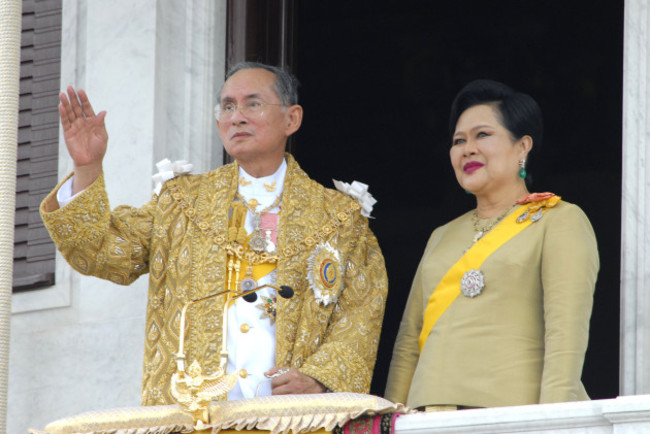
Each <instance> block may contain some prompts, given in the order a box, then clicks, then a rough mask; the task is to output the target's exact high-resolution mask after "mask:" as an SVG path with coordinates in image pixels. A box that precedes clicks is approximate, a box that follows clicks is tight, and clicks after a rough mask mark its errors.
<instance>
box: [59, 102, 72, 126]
mask: <svg viewBox="0 0 650 434" xmlns="http://www.w3.org/2000/svg"><path fill="white" fill-rule="evenodd" d="M59 117H60V118H61V125H62V126H63V129H64V130H67V129H68V128H70V119H69V118H68V113H67V112H66V109H65V106H64V105H63V103H61V104H59Z"/></svg>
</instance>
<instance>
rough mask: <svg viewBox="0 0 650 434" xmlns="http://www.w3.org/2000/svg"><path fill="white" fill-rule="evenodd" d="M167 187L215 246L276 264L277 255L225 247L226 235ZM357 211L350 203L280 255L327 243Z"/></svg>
mask: <svg viewBox="0 0 650 434" xmlns="http://www.w3.org/2000/svg"><path fill="white" fill-rule="evenodd" d="M167 185H168V186H169V190H170V192H171V197H172V198H173V199H174V200H175V201H176V202H177V203H178V205H179V206H180V207H181V210H182V211H183V213H184V214H185V215H186V216H187V218H188V219H189V220H190V221H191V222H192V223H194V224H195V225H196V226H197V227H198V228H199V229H200V230H201V231H202V232H203V233H204V234H205V235H206V236H208V237H210V238H212V239H213V240H214V243H215V244H216V245H217V246H219V247H221V248H224V249H226V251H227V252H228V254H232V255H235V256H237V257H238V258H239V259H244V260H246V261H247V262H248V263H249V264H252V265H257V264H262V263H272V264H273V263H276V262H277V260H278V256H277V254H270V253H267V252H261V253H256V252H253V251H250V250H248V249H245V248H244V247H243V246H242V245H240V244H237V243H230V244H228V245H226V242H227V238H226V235H225V234H222V233H218V232H217V231H215V230H214V229H213V228H211V227H210V225H209V224H208V223H207V222H205V221H203V220H201V218H200V217H199V216H198V215H197V212H196V210H195V209H194V208H193V207H192V205H190V203H189V200H188V198H187V197H186V195H184V194H183V193H182V192H181V190H180V188H179V187H178V186H177V185H176V184H175V183H173V182H168V183H167ZM359 209H361V206H360V205H359V204H358V203H357V202H351V203H350V207H349V208H348V209H346V210H345V211H339V212H338V213H337V214H336V219H332V221H330V222H328V223H326V224H324V225H323V226H321V228H320V229H317V230H315V231H314V232H313V233H312V234H311V235H309V236H307V237H304V238H303V239H302V241H301V242H300V243H297V244H294V245H292V246H287V247H285V248H284V249H282V254H283V255H284V256H285V257H291V256H294V255H296V254H298V253H300V252H301V251H303V250H305V249H311V248H312V247H313V246H315V245H316V244H318V243H321V242H323V241H327V239H328V238H329V237H330V235H331V234H332V233H333V232H335V231H336V229H338V227H339V226H341V225H347V224H350V222H351V221H352V215H353V214H354V213H355V212H357V211H358V210H359Z"/></svg>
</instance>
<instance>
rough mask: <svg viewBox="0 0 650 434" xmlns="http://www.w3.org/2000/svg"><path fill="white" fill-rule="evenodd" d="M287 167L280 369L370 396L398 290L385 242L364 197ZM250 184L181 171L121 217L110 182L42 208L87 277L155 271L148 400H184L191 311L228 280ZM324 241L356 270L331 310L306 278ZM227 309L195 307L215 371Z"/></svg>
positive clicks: (197, 337) (226, 175) (194, 320)
mask: <svg viewBox="0 0 650 434" xmlns="http://www.w3.org/2000/svg"><path fill="white" fill-rule="evenodd" d="M287 166H288V167H287V176H286V179H285V185H284V192H283V208H282V211H281V213H280V216H279V225H278V229H279V232H278V252H280V253H278V255H277V257H276V258H275V260H276V261H277V273H278V274H277V281H278V283H280V284H283V285H289V286H291V287H292V288H293V289H294V291H295V295H294V297H292V298H291V299H283V298H280V299H278V300H277V306H276V310H277V318H276V336H278V339H277V342H276V365H278V366H291V367H294V368H304V372H305V373H307V374H308V375H312V376H313V377H314V378H316V379H318V380H319V381H321V382H322V383H323V384H325V385H326V386H327V387H328V388H330V389H331V390H334V391H350V392H361V393H365V392H368V390H369V389H368V388H369V384H370V379H371V374H372V367H373V366H374V363H375V357H376V351H377V343H378V341H379V333H380V330H381V320H382V317H383V309H384V303H385V297H386V291H387V281H386V273H385V269H384V263H383V258H382V256H381V252H380V250H379V246H378V245H377V241H376V239H375V237H374V235H373V234H372V233H371V232H370V230H369V229H368V224H367V220H366V219H365V218H364V217H362V216H361V215H360V214H359V208H360V207H359V205H358V204H357V203H356V202H355V201H354V200H352V199H350V198H349V197H347V196H345V195H343V194H342V193H340V192H337V191H334V190H330V189H326V188H324V187H323V186H321V185H320V184H318V183H316V182H315V181H313V180H311V179H309V178H308V177H307V176H306V174H305V173H304V172H303V171H302V170H301V169H300V167H299V166H298V165H297V164H296V162H295V161H294V160H293V158H292V157H291V156H290V155H287ZM238 182H239V179H238V167H237V165H236V164H229V165H226V166H223V167H221V168H219V169H217V170H215V171H213V172H210V173H207V174H204V175H185V176H179V177H177V178H174V179H173V180H170V181H168V182H167V183H165V185H164V186H163V188H162V190H161V192H160V195H159V196H154V197H153V198H152V200H151V201H150V202H149V203H147V204H146V205H144V206H143V207H141V208H132V207H118V208H116V209H115V210H113V212H112V213H111V212H110V207H109V202H108V197H107V195H106V192H105V189H104V180H103V177H100V178H98V180H97V181H96V182H95V183H93V185H91V186H90V187H89V188H88V189H87V190H86V191H85V192H84V193H82V194H81V195H80V196H79V197H77V198H76V199H75V200H74V201H73V202H72V203H70V204H69V205H67V206H66V207H64V208H61V209H56V208H57V207H56V204H55V202H56V197H55V194H56V190H55V191H54V192H52V193H51V194H50V195H49V196H48V198H46V199H45V200H44V202H43V204H42V206H41V214H42V216H43V220H44V222H45V224H46V226H47V227H48V230H49V231H50V233H51V234H52V238H53V239H54V241H55V242H56V243H57V247H58V248H59V250H61V252H62V253H63V255H64V257H65V258H66V259H67V260H68V261H69V262H70V263H71V264H72V266H73V267H75V268H76V269H77V270H79V271H80V272H82V273H84V274H89V275H94V276H98V277H101V278H104V279H109V280H112V281H116V282H119V283H121V284H129V283H131V282H133V281H134V280H135V279H137V278H138V277H139V276H140V275H141V274H143V273H146V272H149V296H148V300H149V304H148V306H147V318H146V330H147V333H146V339H145V351H144V353H145V357H144V362H143V391H142V402H143V404H146V405H153V404H168V403H171V402H172V401H171V397H170V395H169V381H170V378H171V375H172V373H173V372H174V369H175V364H174V354H175V352H176V350H177V345H178V336H179V330H178V328H179V320H178V319H179V317H180V311H181V309H182V306H183V304H184V303H185V302H186V301H187V300H189V299H196V298H200V297H203V296H206V295H209V294H212V293H214V292H215V291H217V290H218V289H220V288H222V287H223V285H224V281H225V278H226V276H225V274H226V271H225V263H226V255H227V254H228V250H229V249H228V248H227V247H228V237H227V228H228V218H229V212H230V205H231V204H232V202H233V199H234V196H235V192H236V191H237V186H238ZM78 222H84V223H83V224H79V223H78ZM321 242H328V243H330V244H331V245H332V246H334V247H335V248H336V249H337V250H338V251H340V252H341V264H342V265H343V269H344V270H345V272H344V274H345V275H344V277H343V279H344V288H343V289H342V290H341V292H340V295H339V297H338V299H337V301H336V302H335V303H332V304H329V305H328V306H323V305H322V304H321V303H319V302H318V301H317V300H316V299H315V298H314V297H313V292H312V291H311V290H310V289H309V286H308V282H307V280H306V275H307V258H308V257H309V256H310V255H311V253H312V251H313V248H314V246H315V245H317V244H318V243H321ZM115 246H119V251H118V254H117V255H115V254H113V253H112V252H114V251H115ZM231 247H232V246H231ZM233 248H234V247H233ZM238 253H239V254H246V252H241V251H240V252H238ZM253 259H255V258H253ZM257 259H258V260H269V261H270V260H272V258H271V257H265V258H261V257H260V258H257ZM222 308H223V300H221V299H219V298H216V299H214V300H213V301H210V302H207V303H205V304H203V305H201V306H198V305H197V306H195V307H193V308H192V309H190V311H189V312H188V323H187V330H186V336H187V341H186V349H187V351H186V356H187V357H188V359H189V360H194V359H196V360H199V361H200V362H201V363H202V366H203V368H204V371H205V372H207V373H210V372H213V371H214V370H215V369H216V368H217V367H218V365H219V348H220V342H221V338H222V336H221V325H220V323H221V311H222Z"/></svg>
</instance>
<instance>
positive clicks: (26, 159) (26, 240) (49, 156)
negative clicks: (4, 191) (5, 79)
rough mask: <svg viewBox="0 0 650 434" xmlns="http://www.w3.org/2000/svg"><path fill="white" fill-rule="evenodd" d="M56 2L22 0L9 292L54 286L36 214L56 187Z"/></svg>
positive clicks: (50, 249)
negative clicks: (12, 269)
mask: <svg viewBox="0 0 650 434" xmlns="http://www.w3.org/2000/svg"><path fill="white" fill-rule="evenodd" d="M60 69H61V0H23V23H22V39H21V64H20V112H19V121H18V167H17V174H16V176H17V179H16V222H15V239H14V276H13V289H14V291H22V290H26V289H32V288H38V287H42V286H48V285H53V284H54V265H55V264H54V252H55V248H54V244H53V243H52V240H51V239H50V236H49V234H48V233H47V230H46V229H45V227H44V226H43V222H42V221H41V218H40V216H39V213H38V207H39V204H40V202H41V200H42V199H43V198H44V197H45V195H46V194H47V193H48V192H49V191H50V190H51V189H52V188H53V187H54V186H55V185H56V182H57V166H58V158H57V156H58V146H59V144H58V132H59V126H58V108H57V107H58V94H59V89H60Z"/></svg>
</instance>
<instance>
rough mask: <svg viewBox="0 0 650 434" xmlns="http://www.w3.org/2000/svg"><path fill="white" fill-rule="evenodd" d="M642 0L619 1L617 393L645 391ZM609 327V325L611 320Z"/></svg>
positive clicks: (647, 274)
mask: <svg viewBox="0 0 650 434" xmlns="http://www.w3.org/2000/svg"><path fill="white" fill-rule="evenodd" d="M649 13H650V10H649V9H648V0H627V1H625V22H624V26H625V30H624V54H623V59H624V60H623V176H622V201H623V203H622V216H621V217H622V218H621V329H620V333H621V346H620V355H621V357H620V360H621V365H620V384H621V386H620V393H621V394H622V395H639V394H648V393H650V329H649V328H648V326H649V324H648V320H649V319H650V228H648V222H649V221H650V171H648V169H647V164H648V161H650V146H649V144H650V107H649V105H648V103H649V101H650V75H648V61H649V60H650V59H649V58H648V46H649V45H650V28H649V27H648V25H649V22H650V19H649ZM612 327H615V324H612Z"/></svg>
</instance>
